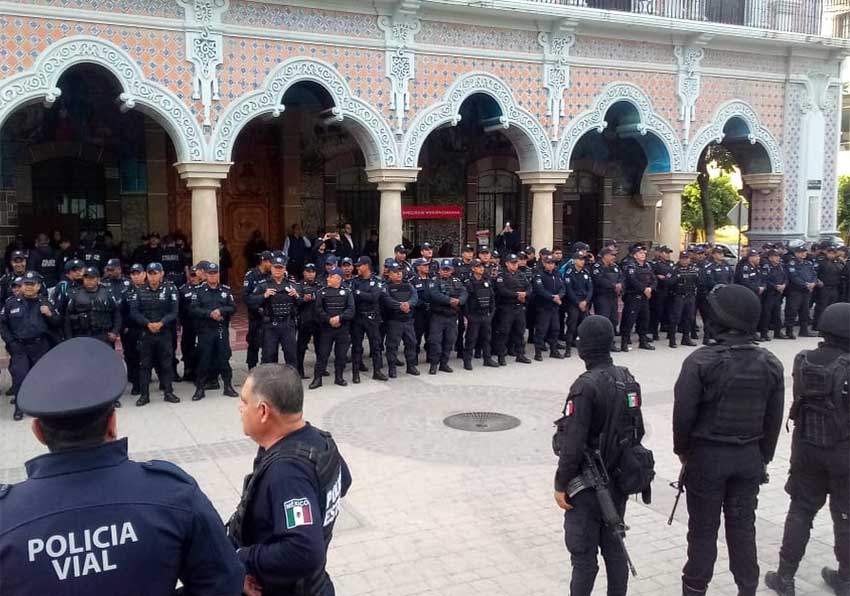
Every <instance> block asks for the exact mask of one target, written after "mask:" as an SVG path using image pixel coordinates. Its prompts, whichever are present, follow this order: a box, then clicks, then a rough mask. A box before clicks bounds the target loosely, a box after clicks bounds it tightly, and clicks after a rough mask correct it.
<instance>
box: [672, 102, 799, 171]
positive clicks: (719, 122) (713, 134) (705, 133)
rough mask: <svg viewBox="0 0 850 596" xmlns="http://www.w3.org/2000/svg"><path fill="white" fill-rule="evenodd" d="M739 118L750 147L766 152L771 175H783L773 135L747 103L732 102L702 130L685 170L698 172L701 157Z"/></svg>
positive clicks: (776, 143)
mask: <svg viewBox="0 0 850 596" xmlns="http://www.w3.org/2000/svg"><path fill="white" fill-rule="evenodd" d="M733 118H737V119H738V120H740V121H742V122H743V124H744V125H745V128H746V129H747V130H746V133H747V139H748V140H749V141H750V144H751V145H755V144H756V143H758V144H759V145H761V147H762V148H763V149H764V150H765V152H767V156H768V158H769V159H770V171H771V172H772V173H779V172H782V168H783V158H782V148H781V147H780V146H779V143H778V142H777V141H776V138H775V137H774V136H773V135H772V134H771V132H770V131H769V130H768V129H767V128H765V127H764V126H763V125H762V124H761V122H760V121H759V117H758V114H757V113H756V111H755V109H753V107H752V106H751V105H750V104H748V103H747V102H745V101H742V100H740V99H733V100H730V101H727V102H725V103H723V104H722V105H721V106H720V107H719V108H717V110H716V111H715V112H714V116H713V117H712V118H711V122H710V123H709V124H707V125H706V126H704V127H702V128H701V129H700V130H699V132H698V133H697V134H696V135H695V136H694V140H693V141H692V142H691V144H690V145H689V146H688V154H687V162H686V166H687V168H688V171H689V172H695V171H696V168H697V163H698V162H699V157H700V155H702V152H703V151H704V150H705V148H706V147H707V146H708V145H709V144H711V143H712V142H715V143H720V142H722V141H723V137H724V136H725V135H726V133H725V132H724V129H725V128H726V125H727V124H728V123H729V121H730V120H732V119H733Z"/></svg>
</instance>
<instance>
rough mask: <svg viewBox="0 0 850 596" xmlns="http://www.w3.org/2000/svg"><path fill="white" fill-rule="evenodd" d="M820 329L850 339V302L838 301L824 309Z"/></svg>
mask: <svg viewBox="0 0 850 596" xmlns="http://www.w3.org/2000/svg"><path fill="white" fill-rule="evenodd" d="M818 329H819V330H820V332H821V333H822V334H823V335H824V336H827V335H831V336H833V337H837V338H841V339H842V340H844V341H847V340H848V339H850V302H836V303H835V304H831V305H830V306H828V307H827V308H826V310H824V311H823V314H822V315H821V316H820V318H819V319H818Z"/></svg>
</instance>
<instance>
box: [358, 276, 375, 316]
mask: <svg viewBox="0 0 850 596" xmlns="http://www.w3.org/2000/svg"><path fill="white" fill-rule="evenodd" d="M379 283H380V281H379V280H378V278H377V277H374V276H373V277H370V278H369V279H363V278H362V277H359V276H358V277H355V278H354V279H352V280H351V289H352V290H355V292H354V304H355V306H356V307H357V314H375V313H377V312H378V311H379V310H380V308H381V301H380V300H378V301H376V302H374V303H369V304H367V303H366V302H365V301H363V300H360V299H358V297H357V296H358V294H357V292H356V290H360V291H361V292H372V291H374V290H375V286H377V285H378V284H379Z"/></svg>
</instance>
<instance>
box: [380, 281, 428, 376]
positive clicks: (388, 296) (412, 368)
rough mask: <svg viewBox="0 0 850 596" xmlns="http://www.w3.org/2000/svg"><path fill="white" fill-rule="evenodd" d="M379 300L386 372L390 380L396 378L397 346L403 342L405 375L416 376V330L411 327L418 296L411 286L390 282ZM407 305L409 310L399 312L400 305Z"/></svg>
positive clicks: (409, 284) (406, 282) (405, 282)
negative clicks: (384, 333) (383, 320)
mask: <svg viewBox="0 0 850 596" xmlns="http://www.w3.org/2000/svg"><path fill="white" fill-rule="evenodd" d="M381 300H382V302H383V306H384V312H385V313H386V319H387V320H386V324H387V371H388V372H389V376H390V378H395V376H396V356H397V353H398V346H399V344H400V343H401V342H402V341H403V342H404V360H405V363H406V364H407V373H408V374H411V375H414V376H416V375H418V374H419V371H418V370H417V369H416V348H417V344H416V330H415V329H414V326H413V317H414V313H415V312H416V307H417V305H418V303H419V296H418V293H417V292H416V289H415V288H414V287H413V285H412V284H411V283H410V282H408V281H404V280H402V281H401V282H399V283H397V284H396V283H392V282H390V283H389V284H387V286H386V291H385V292H384V293H383V295H382V297H381ZM404 303H407V304H408V305H409V307H410V309H409V310H408V311H407V312H403V311H402V310H401V307H402V304H404Z"/></svg>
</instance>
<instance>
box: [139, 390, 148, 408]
mask: <svg viewBox="0 0 850 596" xmlns="http://www.w3.org/2000/svg"><path fill="white" fill-rule="evenodd" d="M149 403H151V396H150V395H149V394H148V392H147V391H143V392H142V394H141V395H140V396H139V399H137V400H136V405H137V406H146V405H148V404H149Z"/></svg>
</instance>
